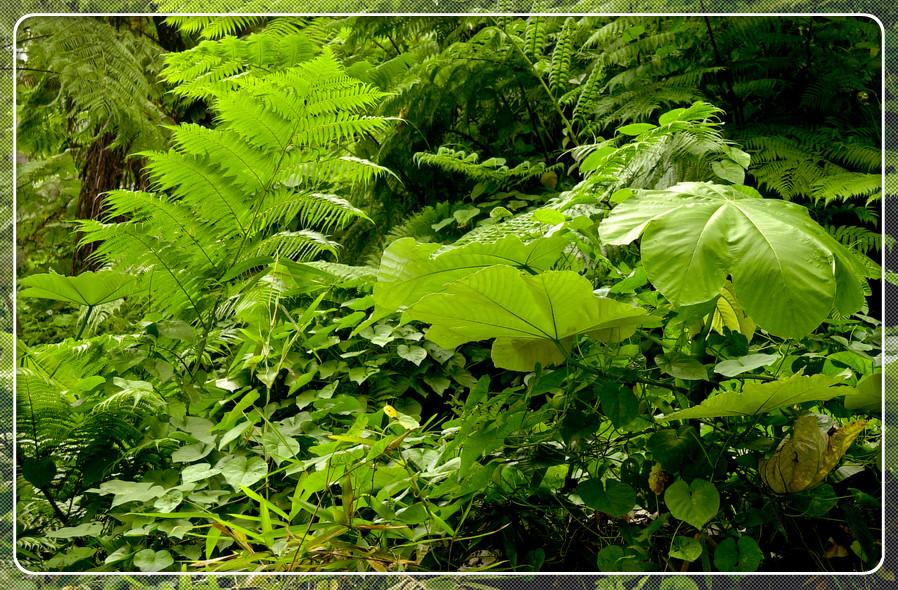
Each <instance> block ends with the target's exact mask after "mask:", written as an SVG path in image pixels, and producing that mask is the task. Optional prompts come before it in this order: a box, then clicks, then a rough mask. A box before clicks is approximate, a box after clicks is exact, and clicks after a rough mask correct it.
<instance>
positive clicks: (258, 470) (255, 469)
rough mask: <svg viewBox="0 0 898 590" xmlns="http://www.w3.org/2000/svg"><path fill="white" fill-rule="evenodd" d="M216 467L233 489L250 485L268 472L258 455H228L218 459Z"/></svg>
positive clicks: (263, 461)
mask: <svg viewBox="0 0 898 590" xmlns="http://www.w3.org/2000/svg"><path fill="white" fill-rule="evenodd" d="M216 467H217V468H218V469H220V470H221V474H222V475H223V476H224V478H225V481H227V482H228V485H230V486H231V487H232V488H234V489H235V490H239V489H240V488H241V487H242V486H246V487H250V486H251V485H253V484H254V483H256V482H257V481H259V480H260V479H262V478H263V477H265V475H266V474H267V473H268V464H267V463H266V462H265V460H264V459H262V458H260V457H249V458H247V457H243V456H236V457H234V456H229V457H225V458H224V459H222V460H221V461H219V462H218V464H217V465H216Z"/></svg>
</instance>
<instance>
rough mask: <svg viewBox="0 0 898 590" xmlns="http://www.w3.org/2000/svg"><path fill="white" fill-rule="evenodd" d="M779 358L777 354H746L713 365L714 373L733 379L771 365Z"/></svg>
mask: <svg viewBox="0 0 898 590" xmlns="http://www.w3.org/2000/svg"><path fill="white" fill-rule="evenodd" d="M779 358H780V357H779V355H778V354H748V355H745V356H740V357H738V358H734V359H727V360H725V361H721V362H719V363H717V364H716V365H714V372H715V373H720V374H721V375H724V376H726V377H735V376H736V375H741V374H742V373H747V372H748V371H754V370H755V369H759V368H761V367H766V366H767V365H772V364H773V363H775V362H776V361H777V360H779Z"/></svg>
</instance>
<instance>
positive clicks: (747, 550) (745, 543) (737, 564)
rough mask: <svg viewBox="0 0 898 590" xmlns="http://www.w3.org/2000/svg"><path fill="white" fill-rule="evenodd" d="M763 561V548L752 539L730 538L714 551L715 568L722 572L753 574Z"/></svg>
mask: <svg viewBox="0 0 898 590" xmlns="http://www.w3.org/2000/svg"><path fill="white" fill-rule="evenodd" d="M763 559H764V554H763V553H761V548H760V547H758V543H757V541H755V540H754V539H752V538H751V537H744V536H742V537H739V538H738V540H736V539H734V538H732V537H728V538H726V539H724V540H723V541H721V542H720V544H719V545H718V546H717V548H716V549H715V550H714V566H715V567H716V568H717V569H718V570H720V571H722V572H753V571H755V570H756V569H758V566H759V565H761V561H762V560H763Z"/></svg>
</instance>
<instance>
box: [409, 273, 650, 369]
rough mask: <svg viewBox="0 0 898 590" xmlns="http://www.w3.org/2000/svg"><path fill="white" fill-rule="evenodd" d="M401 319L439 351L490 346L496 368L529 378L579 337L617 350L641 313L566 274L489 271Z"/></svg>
mask: <svg viewBox="0 0 898 590" xmlns="http://www.w3.org/2000/svg"><path fill="white" fill-rule="evenodd" d="M406 315H407V316H408V317H409V318H410V319H413V320H419V321H422V322H427V323H429V324H431V325H432V326H431V328H430V329H429V330H428V331H427V338H428V339H429V340H431V341H432V342H434V343H435V344H437V345H438V346H441V347H443V348H454V347H456V346H458V345H460V344H464V343H465V342H471V341H475V340H486V339H489V338H495V339H496V341H495V343H494V344H493V351H492V358H493V363H494V364H495V365H496V366H497V367H501V368H505V369H511V370H514V371H532V370H533V368H534V365H535V364H536V363H537V362H539V363H541V364H542V365H544V366H545V365H550V364H555V363H557V362H559V361H560V360H561V359H562V358H563V355H562V354H561V351H560V350H559V348H566V347H569V346H570V342H569V340H570V339H571V338H572V337H573V336H576V335H578V334H590V335H591V336H593V337H595V338H597V339H599V340H602V341H605V342H619V341H620V340H622V339H624V338H627V337H629V336H630V335H631V334H633V332H635V330H636V328H637V326H639V325H640V323H641V322H642V321H643V319H644V318H645V316H646V313H645V311H643V310H642V309H639V308H636V307H633V306H630V305H627V304H625V303H620V302H617V301H614V300H612V299H606V298H603V297H598V296H596V295H595V294H594V293H593V290H592V285H591V284H590V282H589V281H587V280H586V279H585V278H583V277H581V276H580V275H578V274H577V273H575V272H570V271H550V272H545V273H541V274H538V275H524V274H522V273H521V272H520V271H519V270H517V269H515V268H512V267H510V266H504V265H499V266H493V267H490V268H486V269H483V270H480V271H478V272H476V273H474V274H472V275H470V276H467V277H465V278H463V279H460V280H458V281H455V282H453V283H450V284H448V285H446V286H445V287H444V290H443V292H441V293H434V294H431V295H428V296H426V297H424V298H422V299H421V300H420V301H418V302H417V303H415V304H414V305H412V306H411V307H410V308H409V309H408V311H407V312H406Z"/></svg>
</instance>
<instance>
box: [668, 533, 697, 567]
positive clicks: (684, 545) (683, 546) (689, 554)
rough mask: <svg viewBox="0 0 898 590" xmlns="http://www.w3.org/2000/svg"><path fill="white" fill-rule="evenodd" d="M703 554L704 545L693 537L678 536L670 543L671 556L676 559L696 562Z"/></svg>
mask: <svg viewBox="0 0 898 590" xmlns="http://www.w3.org/2000/svg"><path fill="white" fill-rule="evenodd" d="M701 554H702V544H701V543H699V542H698V541H697V540H695V539H693V538H692V537H684V536H682V535H677V536H676V537H674V538H673V541H671V543H670V553H669V555H670V556H671V557H673V558H674V559H682V560H683V561H695V560H696V559H698V558H699V556H700V555H701Z"/></svg>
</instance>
